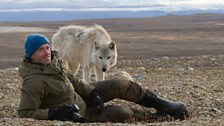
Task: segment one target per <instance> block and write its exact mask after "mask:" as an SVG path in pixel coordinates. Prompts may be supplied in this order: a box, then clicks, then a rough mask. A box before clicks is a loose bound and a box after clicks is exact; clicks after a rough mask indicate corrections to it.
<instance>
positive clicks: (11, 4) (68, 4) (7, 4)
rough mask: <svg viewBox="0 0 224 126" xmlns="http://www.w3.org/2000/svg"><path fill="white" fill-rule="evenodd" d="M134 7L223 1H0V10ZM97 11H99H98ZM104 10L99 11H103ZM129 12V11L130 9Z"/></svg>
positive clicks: (222, 0) (215, 5) (219, 2)
mask: <svg viewBox="0 0 224 126" xmlns="http://www.w3.org/2000/svg"><path fill="white" fill-rule="evenodd" d="M131 6H135V9H136V7H137V8H138V9H139V10H141V9H140V8H143V10H144V9H146V10H150V9H156V10H159V9H166V10H180V9H222V8H224V0H213V1H211V0H0V9H1V10H8V9H30V8H42V9H43V8H48V9H49V8H54V9H56V8H69V9H77V8H108V7H118V8H121V9H122V8H123V9H124V8H126V10H128V9H127V8H128V7H131ZM98 10H99V9H98ZM103 10H104V9H101V11H103ZM130 10H131V9H130Z"/></svg>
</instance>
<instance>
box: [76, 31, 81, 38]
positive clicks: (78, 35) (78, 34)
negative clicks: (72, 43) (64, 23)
mask: <svg viewBox="0 0 224 126" xmlns="http://www.w3.org/2000/svg"><path fill="white" fill-rule="evenodd" d="M82 34H83V32H79V33H77V34H76V35H75V37H76V38H80V36H81V35H82Z"/></svg>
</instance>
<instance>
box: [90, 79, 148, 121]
mask: <svg viewBox="0 0 224 126" xmlns="http://www.w3.org/2000/svg"><path fill="white" fill-rule="evenodd" d="M94 85H95V87H96V90H97V91H98V93H99V95H100V96H101V98H102V99H103V101H104V102H108V101H110V100H113V99H115V98H119V99H123V100H127V101H130V102H138V101H139V100H140V99H141V98H142V97H143V96H144V94H145V89H144V88H142V87H141V86H140V85H139V84H137V83H135V82H132V81H129V80H105V81H100V82H97V83H95V84H94ZM133 116H134V112H133V111H132V110H131V109H129V108H127V107H122V106H115V105H107V106H105V108H104V110H103V112H102V113H101V114H97V113H96V112H95V111H94V110H92V109H91V108H87V111H86V118H87V121H90V122H106V121H111V122H124V121H125V120H128V119H130V118H132V117H133Z"/></svg>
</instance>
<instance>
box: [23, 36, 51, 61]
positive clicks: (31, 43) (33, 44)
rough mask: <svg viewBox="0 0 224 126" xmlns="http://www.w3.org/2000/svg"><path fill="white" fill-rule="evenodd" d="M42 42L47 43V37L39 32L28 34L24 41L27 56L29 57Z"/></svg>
mask: <svg viewBox="0 0 224 126" xmlns="http://www.w3.org/2000/svg"><path fill="white" fill-rule="evenodd" d="M43 44H49V40H48V38H47V37H45V36H44V35H41V34H30V35H28V36H27V37H26V40H25V41H24V48H25V55H26V57H27V58H31V56H32V55H33V53H34V52H35V51H36V50H37V49H38V48H39V47H40V46H42V45H43Z"/></svg>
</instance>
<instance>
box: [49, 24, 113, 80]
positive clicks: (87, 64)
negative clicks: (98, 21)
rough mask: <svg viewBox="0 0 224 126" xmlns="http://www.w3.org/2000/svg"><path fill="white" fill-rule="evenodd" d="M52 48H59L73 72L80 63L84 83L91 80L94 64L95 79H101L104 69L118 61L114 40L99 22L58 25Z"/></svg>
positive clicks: (67, 65)
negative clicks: (95, 23) (79, 24)
mask: <svg viewBox="0 0 224 126" xmlns="http://www.w3.org/2000/svg"><path fill="white" fill-rule="evenodd" d="M52 49H53V50H56V51H58V52H59V56H60V57H61V58H62V60H63V61H64V63H65V66H66V67H67V69H70V70H71V71H72V72H73V74H75V75H76V74H77V72H78V70H79V66H80V65H81V67H82V73H83V80H84V81H85V82H87V83H90V77H91V69H92V68H95V75H96V80H97V81H101V80H104V73H103V72H106V71H107V70H108V69H109V68H110V67H112V66H114V65H115V64H116V63H117V47H116V44H115V42H114V41H112V40H111V37H110V35H109V34H108V33H107V31H106V30H105V29H104V28H103V27H102V26H100V25H94V26H92V27H86V26H77V25H70V26H64V27H61V28H60V29H59V30H58V31H57V33H55V34H54V35H53V37H52Z"/></svg>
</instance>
